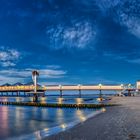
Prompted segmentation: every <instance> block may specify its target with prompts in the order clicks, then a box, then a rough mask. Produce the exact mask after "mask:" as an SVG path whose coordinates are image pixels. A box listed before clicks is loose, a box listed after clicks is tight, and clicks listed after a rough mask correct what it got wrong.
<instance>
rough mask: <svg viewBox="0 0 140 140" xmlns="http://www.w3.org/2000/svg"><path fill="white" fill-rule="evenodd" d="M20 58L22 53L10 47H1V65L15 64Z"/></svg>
mask: <svg viewBox="0 0 140 140" xmlns="http://www.w3.org/2000/svg"><path fill="white" fill-rule="evenodd" d="M19 58H20V53H19V52H18V51H17V50H15V49H11V48H9V47H4V46H1V47H0V65H1V66H3V67H8V66H15V65H16V62H17V61H18V59H19Z"/></svg>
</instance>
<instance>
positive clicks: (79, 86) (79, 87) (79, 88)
mask: <svg viewBox="0 0 140 140" xmlns="http://www.w3.org/2000/svg"><path fill="white" fill-rule="evenodd" d="M78 90H79V98H81V85H80V84H79V85H78Z"/></svg>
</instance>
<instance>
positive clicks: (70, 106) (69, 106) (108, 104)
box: [0, 101, 116, 108]
mask: <svg viewBox="0 0 140 140" xmlns="http://www.w3.org/2000/svg"><path fill="white" fill-rule="evenodd" d="M0 105H16V106H35V107H56V108H101V107H107V106H115V105H116V104H111V103H106V104H103V103H102V104H58V103H38V102H3V101H2V102H0Z"/></svg>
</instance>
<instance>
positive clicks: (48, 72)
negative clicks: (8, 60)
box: [0, 68, 67, 83]
mask: <svg viewBox="0 0 140 140" xmlns="http://www.w3.org/2000/svg"><path fill="white" fill-rule="evenodd" d="M32 70H33V69H32V68H27V69H25V70H19V69H9V70H1V71H0V79H1V80H0V83H7V82H9V83H16V82H25V81H28V80H30V81H31V77H32ZM39 73H40V76H39V79H40V80H43V81H44V80H46V82H47V79H57V78H63V77H65V76H66V73H67V72H66V71H63V70H54V69H40V70H39Z"/></svg>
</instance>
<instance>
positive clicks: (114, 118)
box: [46, 96, 140, 140]
mask: <svg viewBox="0 0 140 140" xmlns="http://www.w3.org/2000/svg"><path fill="white" fill-rule="evenodd" d="M110 102H112V103H116V104H120V105H119V106H113V107H107V108H106V111H105V112H104V113H101V114H99V115H97V116H95V117H92V118H90V119H88V120H86V121H85V122H83V123H80V124H78V125H76V126H75V127H73V128H72V129H69V130H66V131H64V132H61V133H58V134H56V135H52V136H49V137H47V138H46V140H131V139H133V140H140V96H135V97H113V98H112V100H111V101H110Z"/></svg>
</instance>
